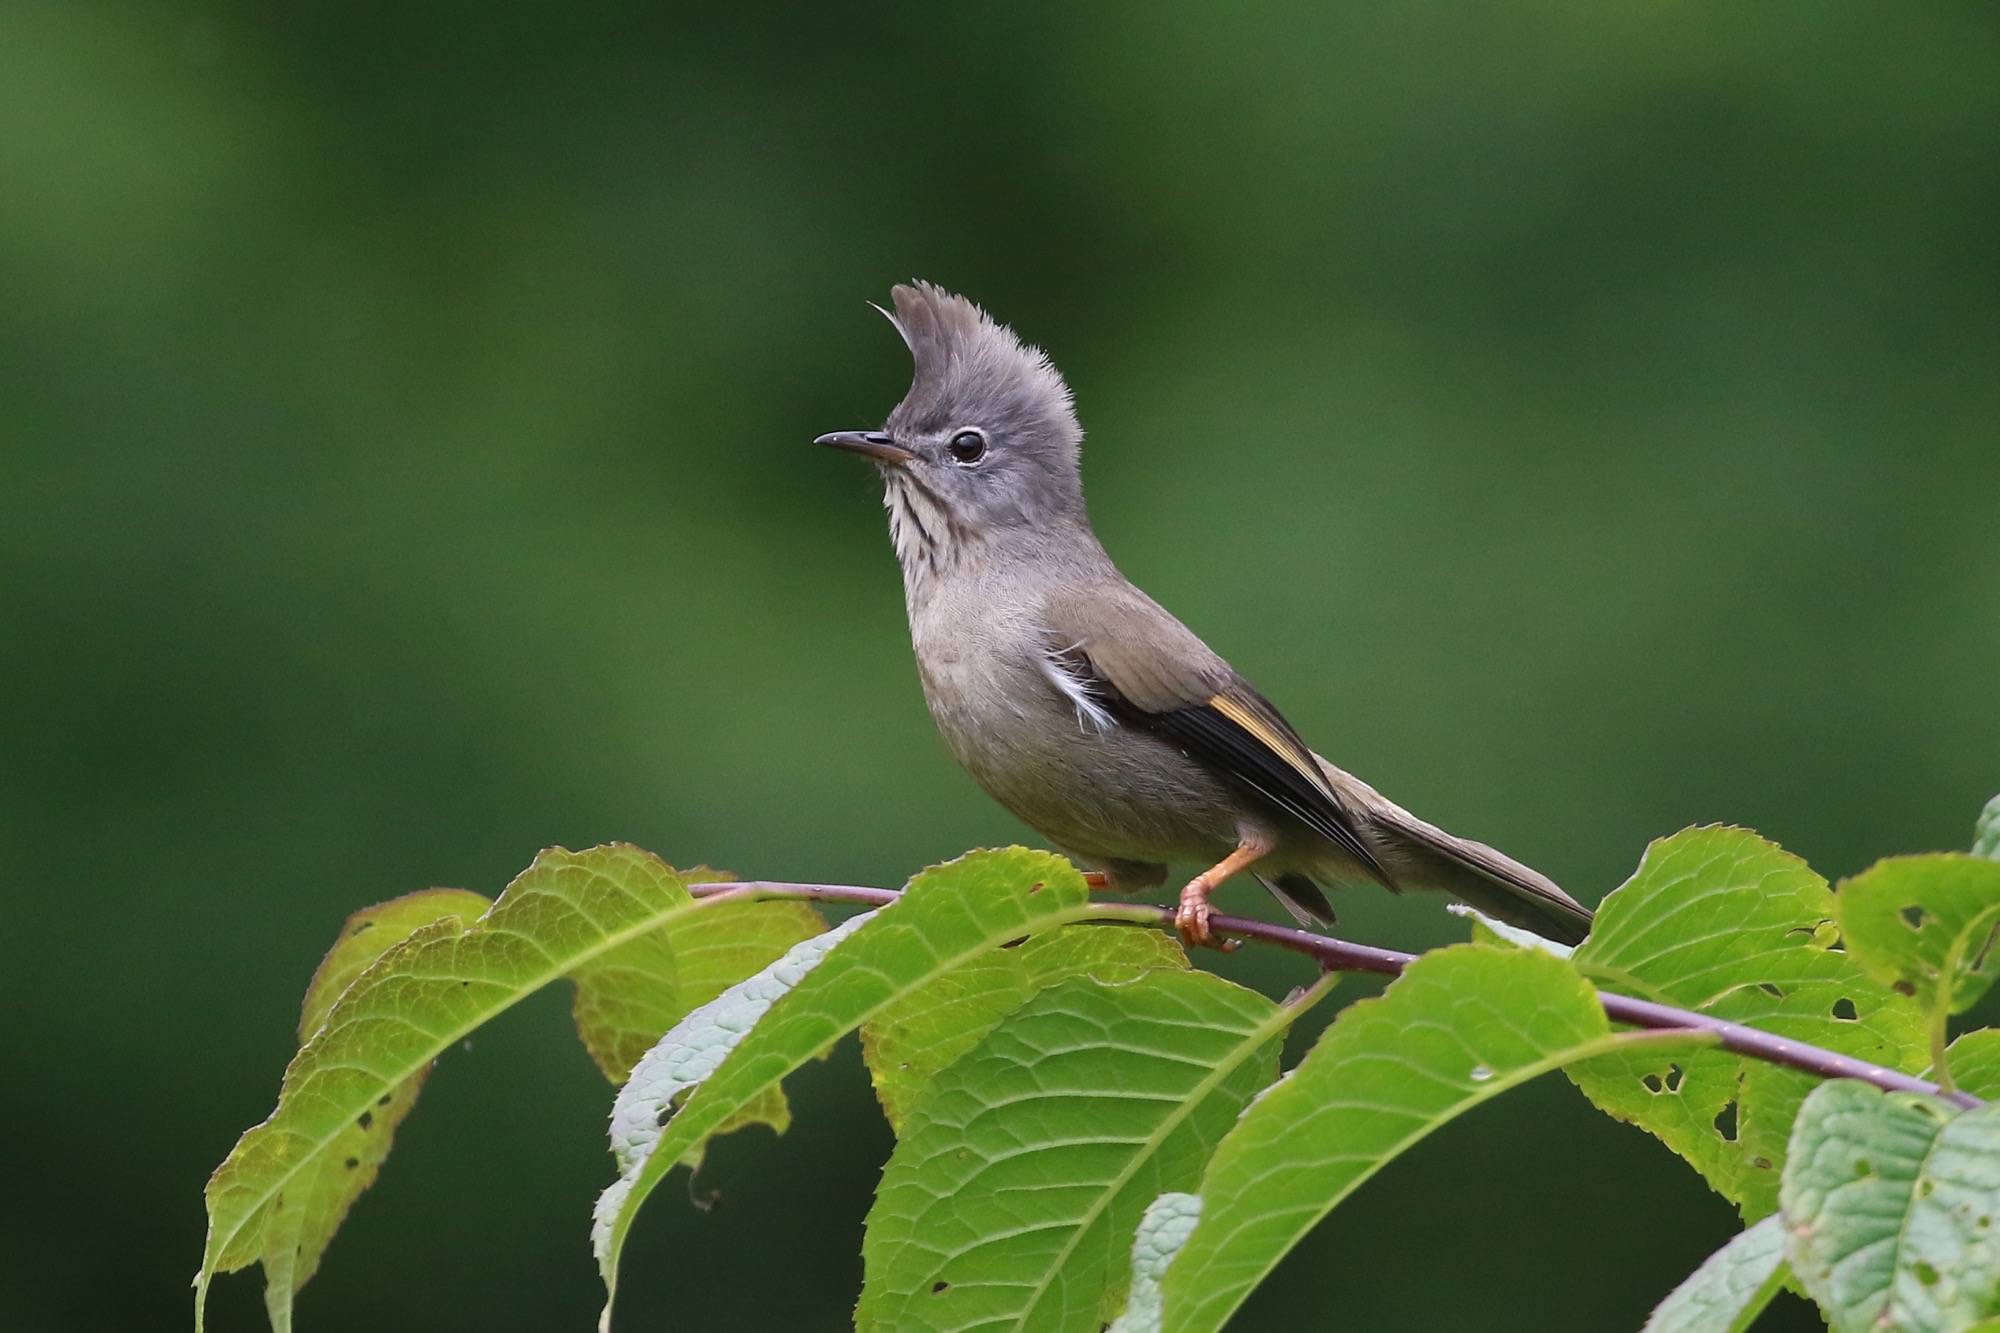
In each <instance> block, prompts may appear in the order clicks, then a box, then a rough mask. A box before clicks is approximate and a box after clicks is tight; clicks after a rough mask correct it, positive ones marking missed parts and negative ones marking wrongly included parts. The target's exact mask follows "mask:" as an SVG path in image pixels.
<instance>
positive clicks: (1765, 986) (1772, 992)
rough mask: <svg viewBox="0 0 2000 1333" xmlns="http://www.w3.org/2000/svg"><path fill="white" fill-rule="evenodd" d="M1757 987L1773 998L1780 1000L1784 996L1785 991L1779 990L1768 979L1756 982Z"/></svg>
mask: <svg viewBox="0 0 2000 1333" xmlns="http://www.w3.org/2000/svg"><path fill="white" fill-rule="evenodd" d="M1757 989H1758V990H1760V991H1763V992H1764V993H1765V994H1766V995H1768V996H1770V997H1771V998H1772V999H1774V1000H1782V999H1784V998H1785V993H1784V992H1783V991H1781V990H1779V989H1778V988H1777V987H1776V986H1773V985H1772V984H1771V983H1770V982H1768V981H1760V982H1758V983H1757Z"/></svg>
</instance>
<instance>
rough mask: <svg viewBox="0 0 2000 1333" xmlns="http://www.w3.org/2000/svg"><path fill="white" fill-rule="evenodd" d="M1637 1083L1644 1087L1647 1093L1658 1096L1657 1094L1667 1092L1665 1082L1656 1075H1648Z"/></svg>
mask: <svg viewBox="0 0 2000 1333" xmlns="http://www.w3.org/2000/svg"><path fill="white" fill-rule="evenodd" d="M1639 1082H1641V1083H1642V1084H1644V1085H1645V1087H1646V1091H1647V1092H1650V1093H1653V1094H1655V1095H1658V1094H1659V1093H1662V1092H1665V1091H1666V1090H1667V1084H1666V1081H1665V1080H1664V1079H1662V1078H1661V1077H1660V1076H1659V1075H1658V1074H1648V1075H1646V1076H1645V1077H1644V1078H1642V1079H1640V1080H1639Z"/></svg>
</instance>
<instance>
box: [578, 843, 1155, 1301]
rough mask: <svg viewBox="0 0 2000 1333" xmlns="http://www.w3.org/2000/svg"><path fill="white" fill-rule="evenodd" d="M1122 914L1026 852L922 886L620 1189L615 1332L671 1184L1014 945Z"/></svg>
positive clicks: (1048, 860) (733, 1068)
mask: <svg viewBox="0 0 2000 1333" xmlns="http://www.w3.org/2000/svg"><path fill="white" fill-rule="evenodd" d="M1118 913H1119V908H1118V907H1117V906H1116V905H1111V904H1105V903H1096V904H1093V903H1091V902H1090V900H1089V895H1088V892H1087V891H1086V890H1085V888H1084V883H1083V877H1082V876H1081V875H1079V874H1078V873H1077V871H1076V868H1075V867H1074V866H1072V865H1070V864H1069V862H1067V861H1065V860H1063V859H1062V858H1061V857H1059V856H1054V855H1051V854H1050V853H1047V852H1038V851H1032V850H1030V849H1028V848H1025V847H1010V848H1007V849H1005V850H1002V851H977V852H970V853H967V854H966V855H965V856H962V857H960V858H959V859H958V860H956V861H951V862H948V863H946V864H944V865H941V866H934V867H932V868H931V869H929V870H926V871H924V872H923V873H922V874H920V875H918V876H917V877H916V878H915V879H913V880H911V881H910V885H909V887H908V889H907V890H905V891H904V893H903V895H902V896H901V897H900V898H898V899H897V900H896V901H895V902H893V903H891V904H890V905H889V906H887V907H884V908H882V909H881V910H880V911H878V912H876V913H874V914H872V915H871V916H870V917H869V918H868V923H867V925H866V926H865V927H863V928H861V929H859V930H857V931H856V932H855V933H854V934H853V935H851V936H847V937H845V938H843V939H842V940H841V941H840V942H839V943H838V944H836V945H834V946H833V948H832V950H831V952H830V953H828V954H827V956H826V957H825V959H824V960H823V961H822V962H820V964H819V965H818V966H817V967H815V968H813V969H812V970H811V971H810V972H808V973H806V974H805V975H804V977H803V978H802V979H801V980H800V981H799V982H798V984H797V986H796V987H794V988H792V989H790V990H788V991H787V992H786V993H785V994H783V995H782V996H780V997H778V998H777V999H776V1001H775V1002H774V1003H773V1004H772V1005H771V1007H770V1010H769V1012H768V1013H766V1014H765V1015H764V1016H763V1018H762V1019H761V1020H760V1021H758V1022H757V1024H756V1026H755V1027H753V1028H751V1029H750V1030H749V1031H748V1032H747V1033H746V1034H745V1035H744V1036H743V1038H742V1040H741V1041H740V1042H739V1043H738V1044H736V1045H735V1046H734V1047H733V1048H732V1049H730V1050H729V1051H728V1052H727V1053H726V1054H725V1055H724V1057H723V1059H722V1060H721V1062H720V1064H719V1066H717V1067H716V1068H715V1070H714V1072H713V1073H712V1074H708V1075H707V1076H706V1077H705V1078H704V1079H702V1080H701V1081H700V1083H699V1086H697V1087H695V1088H694V1089H693V1091H692V1092H690V1093H688V1094H687V1096H686V1099H685V1100H684V1101H683V1102H682V1104H681V1106H680V1109H679V1110H678V1111H677V1112H676V1113H675V1114H674V1116H673V1118H672V1119H671V1120H669V1121H668V1122H667V1123H666V1125H665V1126H664V1127H663V1128H662V1129H661V1131H660V1136H659V1140H658V1141H657V1143H656V1144H654V1145H653V1147H652V1150H651V1151H650V1152H649V1153H648V1154H647V1156H646V1159H645V1161H644V1162H643V1164H642V1165H641V1166H640V1167H639V1169H638V1171H637V1172H636V1173H634V1174H633V1175H632V1176H631V1177H630V1178H629V1179H623V1178H621V1180H620V1181H619V1182H617V1183H615V1184H614V1185H613V1186H612V1187H611V1188H612V1189H613V1190H617V1191H619V1194H618V1195H617V1197H616V1198H615V1199H613V1200H611V1202H610V1203H609V1204H607V1202H606V1200H605V1199H600V1200H599V1205H598V1206H599V1215H598V1222H599V1230H598V1233H597V1244H596V1248H597V1253H598V1271H599V1273H600V1274H601V1275H602V1277H603V1279H604V1285H605V1291H606V1306H605V1315H604V1320H603V1323H604V1325H605V1326H606V1327H608V1326H609V1323H610V1301H611V1300H612V1299H614V1298H615V1296H616V1293H617V1282H618V1261H619V1256H620V1254H621V1252H622V1251H623V1249H624V1244H625V1237H626V1236H627V1235H628V1234H629V1232H630V1230H631V1225H632V1218H633V1216H634V1215H635V1214H636V1213H637V1211H638V1209H639V1207H640V1206H641V1205H642V1204H643V1203H644V1202H645V1200H646V1198H647V1196H648V1195H649V1194H651V1193H652V1191H653V1189H654V1188H655V1187H657V1186H658V1184H659V1183H660V1181H661V1180H662V1179H663V1178H664V1177H665V1175H666V1173H667V1172H668V1171H670V1170H672V1169H673V1167H674V1166H675V1164H676V1163H678V1162H680V1161H682V1160H683V1159H684V1158H685V1157H686V1156H687V1154H688V1153H689V1152H690V1151H691V1150H693V1149H694V1148H696V1147H697V1146H698V1145H700V1144H701V1143H703V1142H705V1141H706V1140H707V1139H708V1137H709V1136H710V1135H711V1134H712V1133H714V1132H715V1131H716V1129H717V1128H719V1127H720V1126H722V1125H724V1124H726V1123H727V1122H728V1121H729V1120H730V1119H731V1117H733V1116H736V1115H737V1114H739V1113H740V1112H741V1111H742V1109H743V1108H744V1107H745V1106H748V1105H749V1104H751V1103H752V1102H753V1101H754V1100H755V1099H756V1098H758V1097H761V1096H763V1095H765V1094H766V1093H767V1092H768V1090H769V1089H770V1088H772V1087H773V1086H774V1085H776V1084H777V1083H779V1082H780V1081H781V1080H782V1079H784V1078H785V1077H786V1076H787V1075H789V1074H790V1073H791V1072H792V1071H793V1070H795V1069H797V1068H798V1067H799V1066H800V1065H802V1064H804V1063H805V1062H806V1061H807V1060H810V1059H812V1058H814V1057H815V1056H817V1055H819V1054H821V1053H822V1052H824V1051H826V1050H828V1049H830V1048H831V1047H832V1045H833V1043H834V1042H836V1041H838V1040H839V1039H840V1038H841V1037H842V1036H844V1035H845V1034H846V1033H849V1032H852V1031H853V1030H854V1029H855V1028H857V1027H859V1026H861V1025H862V1024H863V1023H866V1022H868V1021H869V1020H870V1019H872V1018H874V1017H876V1016H877V1015H879V1014H881V1013H883V1012H884V1011H885V1010H887V1009H888V1008H889V1007H890V1006H892V1005H894V1004H895V1003H896V1002H897V1001H898V1000H900V999H902V998H903V997H904V996H907V995H909V994H910V993H911V992H913V991H915V990H917V989H919V988H920V987H923V986H926V985H928V984H930V983H931V982H933V981H935V980H936V979H937V978H939V977H941V976H943V975H945V974H946V973H948V972H950V971H952V970H953V969H954V968H957V967H960V966H962V965H963V964H964V963H965V962H966V961H967V960H969V959H972V958H976V957H978V956H979V955H980V954H982V953H985V952H987V951H989V950H992V949H996V948H999V947H1000V946H1001V945H1003V944H1006V943H1008V942H1009V941H1012V940H1017V939H1021V938H1023V937H1026V936H1030V935H1034V934H1037V933H1039V932H1041V931H1045V930H1052V929H1055V928H1057V927H1060V926H1065V925H1071V924H1074V923H1076V922H1078V921H1081V920H1084V919H1086V918H1091V917H1115V916H1117V915H1118ZM822 938H824V937H822ZM801 947H804V946H801ZM670 1035H671V1034H670Z"/></svg>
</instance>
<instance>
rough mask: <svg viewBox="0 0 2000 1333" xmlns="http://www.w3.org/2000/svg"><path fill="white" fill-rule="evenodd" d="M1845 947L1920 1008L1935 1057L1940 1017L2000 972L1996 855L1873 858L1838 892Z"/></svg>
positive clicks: (1963, 1005) (1944, 1077) (1944, 1067)
mask: <svg viewBox="0 0 2000 1333" xmlns="http://www.w3.org/2000/svg"><path fill="white" fill-rule="evenodd" d="M1835 906H1836V907H1837V909H1838V911H1839V913H1840V931H1841V936H1842V938H1844V939H1845V940H1846V942H1847V951H1848V953H1849V954H1850V955H1852V956H1853V958H1854V959H1855V961H1856V962H1858V963H1860V964H1861V966H1862V967H1863V968H1865V969H1866V970H1867V972H1868V975H1869V976H1871V977H1873V978H1875V980H1877V981H1879V982H1881V983H1882V984H1883V985H1884V986H1890V987H1893V988H1894V989H1896V990H1897V991H1899V992H1900V993H1902V994H1904V995H1909V996H1911V997H1913V998H1914V999H1915V1000H1916V1003H1917V1004H1918V1005H1919V1006H1920V1007H1921V1008H1922V1009H1923V1011H1924V1013H1925V1015H1926V1016H1927V1017H1928V1018H1929V1023H1930V1050H1931V1059H1932V1063H1933V1064H1936V1065H1939V1066H1940V1068H1939V1074H1940V1077H1941V1081H1943V1083H1944V1085H1945V1087H1946V1088H1947V1089H1948V1088H1950V1087H1951V1082H1950V1077H1949V1074H1950V1067H1949V1065H1948V1064H1947V1063H1946V1062H1944V1061H1943V1060H1942V1059H1941V1058H1940V1057H1941V1055H1942V1053H1943V1051H1944V1044H1945V1022H1946V1020H1947V1019H1948V1018H1949V1017H1950V1016H1951V1015H1952V1014H1962V1013H1964V1012H1965V1011H1966V1010H1967V1009H1969V1008H1971V1007H1972V1005H1973V1003H1974V1002H1975V1001H1977V1000H1978V999H1979V997H1980V996H1982V995H1984V994H1985V993H1986V990H1987V988H1988V987H1989V986H1991V985H1992V984H1993V978H1994V976H1995V975H1996V974H2000V948H1996V947H1995V944H1996V942H2000V861H1989V860H1987V859H1985V858H1984V857H1978V856H1966V855H1964V854H1963V853H1960V852H1933V853H1930V854H1928V855H1924V856H1896V857H1891V858H1889V859H1888V860H1886V861H1877V862H1876V863H1875V864H1874V865H1872V866H1870V867H1869V868H1868V869H1866V870H1864V871H1862V872H1861V873H1860V874H1858V875H1856V876H1855V877H1854V878H1853V879H1850V880H1848V881H1847V882H1846V883H1844V884H1842V885H1841V886H1840V893H1839V894H1838V895H1837V896H1836V898H1835Z"/></svg>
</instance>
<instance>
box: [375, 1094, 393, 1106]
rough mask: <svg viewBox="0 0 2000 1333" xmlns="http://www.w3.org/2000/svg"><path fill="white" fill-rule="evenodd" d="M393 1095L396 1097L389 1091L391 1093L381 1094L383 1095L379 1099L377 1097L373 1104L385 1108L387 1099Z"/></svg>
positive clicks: (387, 1102)
mask: <svg viewBox="0 0 2000 1333" xmlns="http://www.w3.org/2000/svg"><path fill="white" fill-rule="evenodd" d="M395 1095H396V1094H395V1093H394V1092H393V1091H391V1092H385V1093H383V1094H382V1095H381V1096H380V1097H377V1098H376V1099H375V1104H376V1105H377V1106H387V1105H388V1104H389V1099H390V1098H391V1097H394V1096H395Z"/></svg>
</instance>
